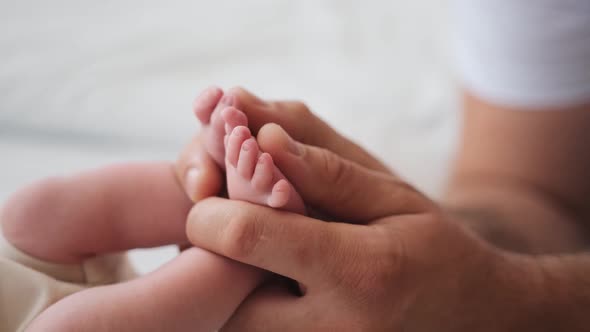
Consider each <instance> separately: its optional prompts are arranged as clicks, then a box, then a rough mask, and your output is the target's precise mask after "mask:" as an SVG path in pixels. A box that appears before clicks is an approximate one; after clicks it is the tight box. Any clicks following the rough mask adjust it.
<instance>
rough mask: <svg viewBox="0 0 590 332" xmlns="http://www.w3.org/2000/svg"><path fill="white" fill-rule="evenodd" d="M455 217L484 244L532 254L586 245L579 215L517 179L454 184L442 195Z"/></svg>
mask: <svg viewBox="0 0 590 332" xmlns="http://www.w3.org/2000/svg"><path fill="white" fill-rule="evenodd" d="M445 206H446V207H447V209H448V211H449V213H450V214H452V215H453V216H454V219H455V220H457V221H458V222H460V223H463V224H465V225H467V226H468V227H469V228H471V229H472V230H474V231H475V232H476V233H477V234H478V235H479V236H481V237H482V238H484V239H485V240H487V241H488V242H490V243H492V244H494V245H496V246H498V247H500V248H502V249H506V250H510V251H516V252H521V253H531V254H548V253H568V252H577V251H580V250H582V249H584V248H585V247H587V245H588V238H587V236H586V230H585V229H584V227H583V223H582V222H581V220H580V219H581V218H582V217H581V216H578V215H576V214H575V213H572V212H571V211H569V210H568V209H566V208H564V207H563V206H561V205H559V204H557V203H556V202H555V201H554V200H553V199H552V198H551V197H548V196H544V195H542V194H540V193H538V192H537V191H535V189H534V188H528V187H526V185H521V184H517V183H513V184H506V185H501V184H499V182H493V181H492V182H491V183H487V182H481V183H478V182H477V181H474V182H473V183H471V184H460V183H457V184H455V185H453V186H452V187H451V189H450V190H449V192H448V195H447V196H446V198H445Z"/></svg>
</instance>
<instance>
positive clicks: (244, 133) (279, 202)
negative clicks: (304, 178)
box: [223, 109, 305, 214]
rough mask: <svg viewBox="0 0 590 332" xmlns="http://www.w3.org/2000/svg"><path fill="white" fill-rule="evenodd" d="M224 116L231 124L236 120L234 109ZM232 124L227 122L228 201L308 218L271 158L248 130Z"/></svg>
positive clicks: (291, 188)
mask: <svg viewBox="0 0 590 332" xmlns="http://www.w3.org/2000/svg"><path fill="white" fill-rule="evenodd" d="M235 111H237V110H235ZM237 112H240V111H237ZM223 113H224V114H223V116H224V118H228V120H231V119H230V118H232V117H235V116H236V114H235V112H234V110H231V109H230V110H228V111H225V112H223ZM240 113H241V112H240ZM234 120H235V119H234ZM229 123H234V122H231V121H229V122H228V126H227V128H226V129H227V132H228V135H227V136H226V137H225V146H226V150H225V151H226V158H225V163H226V173H227V189H228V193H229V197H230V198H231V199H238V200H243V201H248V202H251V203H256V204H262V205H268V206H270V207H273V208H278V209H282V210H287V211H290V212H295V213H300V214H305V205H304V204H303V200H302V199H301V196H299V194H298V193H297V191H295V188H293V186H292V185H291V183H289V181H288V180H287V179H286V178H285V176H284V175H283V173H281V171H280V170H279V169H278V168H277V167H276V166H275V164H274V162H273V160H272V157H271V156H270V154H268V153H262V152H261V151H260V149H259V147H258V143H257V142H256V140H255V139H254V137H252V134H251V133H250V130H249V129H248V127H246V126H241V125H238V126H232V125H231V124H229Z"/></svg>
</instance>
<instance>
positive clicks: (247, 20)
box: [0, 0, 457, 271]
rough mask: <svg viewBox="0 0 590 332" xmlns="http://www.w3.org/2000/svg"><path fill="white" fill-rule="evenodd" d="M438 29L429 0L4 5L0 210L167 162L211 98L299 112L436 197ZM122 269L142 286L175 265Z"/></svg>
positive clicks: (443, 156) (442, 141)
mask: <svg viewBox="0 0 590 332" xmlns="http://www.w3.org/2000/svg"><path fill="white" fill-rule="evenodd" d="M447 25H448V24H447V16H446V2H445V1H428V0H413V1H409V0H391V1H385V0H383V1H377V0H375V1H360V0H359V1H348V0H346V1H345V0H299V1H289V0H249V1H229V0H221V1H204V0H200V1H188V0H186V1H182V0H170V1H155V0H149V1H139V0H119V1H117V0H108V1H107V0H104V1H75V0H53V1H42V0H19V1H8V0H0V156H1V157H0V160H1V161H2V162H1V163H0V170H1V172H0V202H1V201H2V200H4V199H5V198H6V197H7V196H8V194H9V193H10V192H12V191H14V190H15V189H16V188H18V187H19V186H22V185H23V184H25V183H27V182H29V181H31V180H33V179H36V178H39V177H42V176H46V175H51V174H64V173H68V172H72V171H76V170H79V169H83V168H87V167H94V166H99V165H103V164H106V163H111V162H117V161H122V160H128V159H134V160H142V159H161V158H174V157H175V154H176V152H177V151H178V150H179V148H180V147H181V146H182V144H183V142H185V141H186V140H187V138H188V137H190V135H191V134H192V133H193V132H194V131H195V130H196V128H197V125H196V123H195V120H194V118H193V116H192V114H191V109H190V105H191V101H192V99H193V98H194V96H195V95H196V94H197V92H198V91H199V90H201V89H203V88H205V87H206V86H208V85H210V84H213V83H214V84H218V85H221V86H222V87H230V86H233V85H243V86H245V87H247V88H249V89H251V90H253V91H255V92H256V93H258V94H260V95H262V96H265V97H270V98H298V99H303V100H304V101H306V102H307V103H308V104H309V105H310V106H311V107H312V108H313V110H314V111H315V112H316V113H317V114H319V115H321V116H322V117H323V118H324V119H326V120H327V121H328V122H330V123H331V124H333V125H334V126H335V127H336V128H338V129H339V130H340V131H342V132H343V133H345V134H346V135H348V136H350V137H352V138H354V139H355V140H356V141H358V142H359V143H361V144H363V145H364V146H365V147H367V148H368V149H369V150H371V151H373V152H375V153H376V154H377V155H379V156H380V157H381V158H383V159H384V160H386V161H387V162H388V163H389V164H390V165H392V167H394V168H395V169H396V170H397V171H398V172H399V173H400V174H402V175H403V176H405V177H407V178H408V179H410V180H411V181H413V182H414V183H415V184H417V185H418V186H419V187H420V188H422V189H424V190H426V191H427V192H428V193H430V194H432V195H437V194H438V193H439V192H440V190H441V188H442V185H443V183H444V178H445V175H446V172H447V169H448V161H449V156H450V153H451V151H452V149H453V145H454V141H455V132H456V128H457V119H456V106H455V105H456V103H455V89H454V85H453V82H452V74H451V71H450V69H449V66H448V62H449V61H448V56H447V55H448V45H449V43H448V36H447V30H448V29H447ZM134 255H136V256H135V257H136V262H138V266H139V268H140V270H142V271H149V270H151V269H153V268H154V267H155V266H158V265H159V264H160V263H161V262H162V261H165V260H166V259H168V258H169V257H171V255H173V253H172V252H171V250H168V251H162V250H159V251H156V253H155V254H154V253H150V254H147V255H146V254H145V253H144V252H140V253H139V254H134ZM137 255H139V256H137ZM137 257H140V258H137Z"/></svg>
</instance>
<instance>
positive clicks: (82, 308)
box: [29, 248, 265, 332]
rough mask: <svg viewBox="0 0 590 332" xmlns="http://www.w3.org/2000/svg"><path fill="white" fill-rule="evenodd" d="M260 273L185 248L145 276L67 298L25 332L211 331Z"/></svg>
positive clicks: (220, 323)
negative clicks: (168, 261)
mask: <svg viewBox="0 0 590 332" xmlns="http://www.w3.org/2000/svg"><path fill="white" fill-rule="evenodd" d="M264 276H265V273H264V272H262V271H260V270H257V269H254V268H252V267H250V266H246V265H243V264H240V263H237V262H234V261H231V260H228V259H226V258H224V257H221V256H217V255H215V254H212V253H210V252H208V251H205V250H202V249H199V248H190V249H188V250H186V251H184V252H183V253H181V254H180V255H179V256H178V257H176V258H175V259H174V260H172V261H171V262H170V263H168V264H166V265H164V266H163V267H161V268H160V269H158V270H156V271H154V272H153V273H151V274H148V275H146V276H143V277H140V278H137V279H134V280H131V281H128V282H125V283H120V284H115V285H109V286H101V287H95V288H90V289H87V290H84V291H82V292H79V293H76V294H73V295H71V296H69V297H67V298H65V299H63V300H61V301H59V302H58V303H56V304H54V305H53V306H51V307H50V308H48V309H47V310H46V311H44V312H43V313H42V314H41V315H40V316H39V317H38V318H37V319H36V320H35V321H34V322H33V323H32V324H31V326H30V329H29V330H30V331H37V330H38V331H46V330H52V331H53V330H59V331H81V330H84V331H207V332H210V331H215V330H217V329H219V328H221V327H222V326H223V324H224V323H225V322H226V321H227V320H228V319H229V317H230V316H231V315H232V313H233V312H234V311H235V309H236V308H237V307H238V306H239V304H240V303H241V302H242V301H243V299H244V298H246V297H247V296H248V294H249V293H250V292H251V291H252V290H253V289H254V288H255V287H256V286H257V285H258V284H259V283H260V282H261V281H262V280H263V278H264Z"/></svg>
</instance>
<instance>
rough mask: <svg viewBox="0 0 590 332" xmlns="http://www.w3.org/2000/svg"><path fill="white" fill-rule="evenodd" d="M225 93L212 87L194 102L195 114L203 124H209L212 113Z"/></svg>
mask: <svg viewBox="0 0 590 332" xmlns="http://www.w3.org/2000/svg"><path fill="white" fill-rule="evenodd" d="M222 95H223V91H222V90H221V89H220V88H218V87H210V88H208V89H206V90H205V91H203V92H202V93H201V94H200V95H199V96H198V97H197V98H196V99H195V101H194V102H193V112H194V113H195V115H196V117H197V119H199V121H201V123H202V124H204V125H206V124H209V121H210V120H211V113H213V110H215V106H216V105H217V103H218V102H219V100H220V99H221V96H222Z"/></svg>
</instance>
